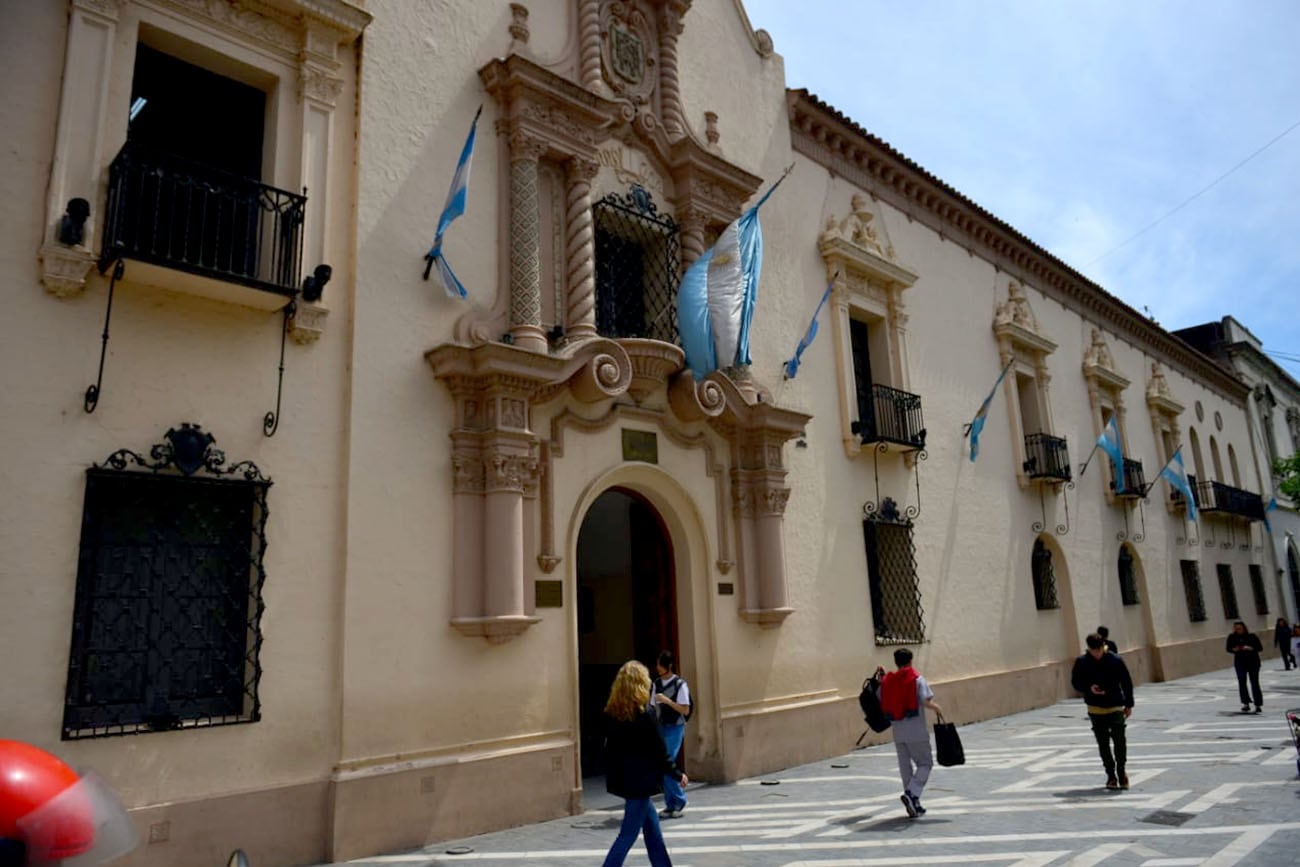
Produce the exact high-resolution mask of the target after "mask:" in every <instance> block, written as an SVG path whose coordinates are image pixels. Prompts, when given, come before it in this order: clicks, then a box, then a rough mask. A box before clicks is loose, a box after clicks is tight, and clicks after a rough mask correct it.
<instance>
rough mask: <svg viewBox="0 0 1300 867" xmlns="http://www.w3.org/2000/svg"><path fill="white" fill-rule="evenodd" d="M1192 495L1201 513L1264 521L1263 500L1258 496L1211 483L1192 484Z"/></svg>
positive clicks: (1221, 484) (1229, 486)
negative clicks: (1216, 513) (1222, 514)
mask: <svg viewBox="0 0 1300 867" xmlns="http://www.w3.org/2000/svg"><path fill="white" fill-rule="evenodd" d="M1189 481H1190V479H1189ZM1192 494H1193V495H1194V496H1195V497H1196V507H1197V508H1198V509H1200V510H1201V511H1202V512H1223V513H1224V514H1228V515H1235V516H1237V517H1239V518H1245V519H1246V520H1248V521H1262V520H1264V498H1263V497H1261V496H1260V495H1259V494H1254V493H1251V492H1250V491H1243V490H1242V489H1241V488H1234V487H1232V485H1225V484H1223V483H1222V482H1212V481H1205V482H1192Z"/></svg>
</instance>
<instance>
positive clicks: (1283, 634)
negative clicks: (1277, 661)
mask: <svg viewBox="0 0 1300 867" xmlns="http://www.w3.org/2000/svg"><path fill="white" fill-rule="evenodd" d="M1273 644H1274V645H1275V646H1276V647H1277V653H1278V656H1280V657H1282V664H1283V665H1285V666H1286V670H1287V671H1290V670H1291V669H1293V668H1295V666H1296V662H1295V654H1294V653H1292V652H1291V624H1290V623H1287V622H1286V618H1285V617H1279V618H1278V619H1277V626H1275V627H1273Z"/></svg>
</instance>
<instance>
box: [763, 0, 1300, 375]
mask: <svg viewBox="0 0 1300 867" xmlns="http://www.w3.org/2000/svg"><path fill="white" fill-rule="evenodd" d="M745 8H746V11H747V12H748V13H749V17H750V20H751V22H752V23H753V25H754V27H756V28H763V29H766V30H767V31H768V32H769V33H770V34H771V35H772V39H773V41H774V43H775V45H776V50H777V52H778V53H779V54H781V55H782V56H783V57H784V58H785V67H786V82H787V85H788V86H790V87H793V88H800V87H806V88H807V89H808V90H810V91H811V92H813V93H815V94H816V95H817V96H819V97H820V98H821V99H823V100H825V101H826V102H829V103H830V104H831V105H833V106H835V107H836V108H838V109H839V110H840V111H842V112H844V113H845V114H847V115H849V116H850V117H852V118H853V119H854V120H855V121H857V122H858V123H859V124H860V125H861V126H863V127H864V128H866V129H867V130H869V131H871V132H872V133H874V134H876V135H878V136H880V137H881V138H883V139H884V140H885V141H887V142H889V143H890V144H891V145H893V146H894V147H895V148H896V149H898V150H899V151H901V152H902V153H904V154H906V155H907V156H908V157H910V158H911V159H912V160H914V161H915V162H917V163H919V164H920V165H922V166H924V167H925V168H926V169H928V170H929V171H930V172H932V173H933V174H935V175H937V176H938V177H940V178H942V179H943V180H944V181H946V182H947V183H948V184H949V185H950V186H952V187H954V188H956V189H957V190H960V191H961V192H962V193H964V194H965V195H966V196H967V197H969V198H971V199H973V200H974V201H975V202H977V203H979V204H980V205H982V206H983V207H984V208H986V209H987V210H989V211H991V212H992V213H994V214H996V215H997V216H998V217H1000V218H1001V219H1003V220H1005V221H1006V222H1008V223H1010V224H1011V225H1013V226H1015V227H1016V228H1017V229H1018V230H1019V231H1020V232H1021V233H1023V234H1024V235H1026V236H1028V237H1029V238H1031V239H1033V240H1034V241H1036V242H1037V243H1038V244H1040V245H1042V246H1043V247H1045V248H1047V249H1048V250H1050V251H1052V253H1054V254H1055V255H1056V256H1058V257H1060V258H1061V259H1062V260H1064V261H1065V262H1067V263H1069V264H1070V265H1071V266H1072V267H1074V268H1075V269H1076V270H1078V271H1080V272H1081V273H1083V274H1085V275H1086V276H1088V277H1090V278H1091V279H1093V280H1095V281H1096V282H1097V283H1099V284H1100V285H1102V286H1104V287H1105V288H1106V289H1107V290H1108V291H1110V292H1111V293H1112V294H1114V295H1117V296H1119V297H1120V298H1122V299H1123V300H1124V301H1126V302H1127V303H1128V304H1130V305H1131V306H1133V307H1134V308H1136V309H1138V310H1142V309H1143V308H1144V307H1145V308H1149V310H1150V313H1151V315H1153V316H1154V317H1155V319H1156V320H1157V321H1158V322H1159V323H1160V324H1161V325H1162V326H1164V327H1165V328H1168V329H1175V328H1182V327H1185V326H1188V325H1195V324H1199V323H1201V322H1207V321H1210V320H1215V319H1219V318H1221V317H1222V316H1224V315H1225V314H1231V315H1232V316H1235V317H1236V318H1238V319H1239V320H1240V321H1242V322H1243V323H1244V324H1245V325H1246V326H1247V327H1248V328H1250V329H1251V330H1252V331H1253V332H1254V333H1255V334H1256V335H1257V336H1258V337H1259V338H1260V339H1261V340H1263V342H1264V348H1265V349H1266V350H1273V351H1279V352H1286V353H1291V354H1293V355H1297V356H1300V128H1296V129H1293V130H1291V132H1290V133H1288V134H1287V135H1285V136H1284V137H1282V138H1281V139H1279V140H1278V141H1276V142H1275V143H1274V144H1272V145H1271V146H1270V147H1268V148H1267V149H1266V150H1264V151H1263V152H1262V153H1260V154H1258V155H1257V156H1255V157H1253V158H1252V159H1250V160H1249V161H1248V162H1246V163H1245V165H1243V166H1241V168H1239V169H1237V170H1236V171H1235V172H1233V173H1232V174H1230V175H1229V176H1228V177H1227V178H1225V179H1224V180H1222V181H1220V182H1219V183H1218V184H1217V185H1215V186H1214V187H1213V188H1211V189H1209V190H1208V191H1207V192H1205V193H1203V194H1202V195H1200V196H1199V197H1197V198H1196V199H1194V200H1193V201H1191V202H1190V203H1188V204H1186V205H1185V206H1184V207H1182V208H1181V209H1179V210H1178V211H1177V212H1175V213H1173V214H1172V215H1170V216H1168V217H1167V218H1165V219H1164V220H1163V221H1161V222H1160V223H1159V224H1158V225H1156V226H1154V227H1153V228H1151V229H1149V230H1148V231H1146V232H1145V233H1143V234H1142V235H1141V236H1140V237H1138V238H1136V239H1134V240H1131V241H1129V242H1128V243H1124V242H1125V241H1126V240H1127V239H1129V238H1130V237H1131V236H1132V235H1134V234H1136V233H1138V232H1140V231H1141V230H1143V229H1144V228H1145V227H1147V226H1148V225H1150V224H1151V223H1152V222H1154V221H1156V220H1159V219H1160V218H1161V217H1165V215H1166V214H1168V212H1169V211H1171V210H1172V209H1174V208H1176V207H1177V206H1178V205H1180V204H1181V203H1183V202H1184V201H1185V200H1186V199H1187V198H1188V197H1190V196H1192V195H1194V194H1195V193H1197V192H1198V191H1200V190H1201V189H1202V188H1204V187H1205V186H1206V185H1208V184H1210V183H1211V182H1213V181H1214V180H1215V179H1216V178H1218V177H1220V176H1221V175H1223V174H1224V173H1225V172H1228V171H1229V170H1230V169H1232V168H1233V167H1234V166H1236V165H1237V164H1238V163H1240V162H1241V161H1242V160H1244V159H1246V158H1247V157H1250V155H1251V154H1252V153H1254V152H1255V151H1256V150H1258V149H1259V148H1261V147H1263V146H1264V145H1266V144H1268V142H1269V141H1270V140H1272V139H1274V138H1275V137H1276V136H1278V135H1279V134H1280V133H1282V132H1283V131H1285V130H1287V129H1288V128H1289V127H1292V126H1294V125H1296V124H1297V123H1298V122H1300V2H1295V0H1219V2H1207V0H1087V2H1083V0H1075V2H1065V0H1053V2H1047V0H1038V2H1031V0H980V2H975V0H970V2H958V0H944V2H934V0H891V2H880V0H854V2H845V0H840V2H835V0H798V2H790V0H745ZM1275 360H1278V361H1279V363H1280V364H1283V366H1284V367H1285V369H1287V370H1288V371H1289V372H1290V373H1291V374H1292V376H1295V377H1296V378H1298V379H1300V363H1295V362H1286V361H1282V360H1280V359H1275Z"/></svg>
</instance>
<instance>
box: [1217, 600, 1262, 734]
mask: <svg viewBox="0 0 1300 867" xmlns="http://www.w3.org/2000/svg"><path fill="white" fill-rule="evenodd" d="M1224 649H1225V650H1227V651H1228V653H1231V654H1232V667H1233V668H1235V669H1236V670H1237V692H1238V693H1239V694H1240V695H1241V712H1242V713H1249V712H1250V701H1251V699H1252V698H1253V699H1254V700H1255V713H1259V712H1260V711H1262V710H1263V709H1264V693H1263V692H1261V691H1260V689H1259V654H1260V651H1262V650H1263V649H1264V645H1262V644H1260V643H1259V636H1258V635H1256V634H1255V633H1253V632H1251V631H1250V630H1248V629H1247V628H1246V624H1245V623H1243V622H1241V621H1240V620H1238V621H1237V622H1236V623H1234V624H1232V631H1231V632H1229V633H1228V641H1227V644H1226V645H1225V647H1224ZM1247 678H1249V679H1250V692H1247V691H1246V679H1247Z"/></svg>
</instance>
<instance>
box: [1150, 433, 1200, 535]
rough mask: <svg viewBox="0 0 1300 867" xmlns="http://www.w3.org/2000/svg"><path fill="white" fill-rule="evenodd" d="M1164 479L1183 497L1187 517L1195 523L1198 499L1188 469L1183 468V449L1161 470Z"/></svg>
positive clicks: (1179, 449) (1180, 448) (1160, 476)
mask: <svg viewBox="0 0 1300 867" xmlns="http://www.w3.org/2000/svg"><path fill="white" fill-rule="evenodd" d="M1157 478H1162V479H1164V480H1165V481H1166V482H1168V483H1169V487H1171V488H1173V489H1174V490H1175V491H1177V492H1178V493H1180V494H1182V495H1183V502H1184V503H1186V504H1187V517H1189V518H1191V519H1192V520H1193V521H1195V520H1196V497H1195V496H1193V495H1192V486H1191V483H1190V482H1188V481H1187V469H1186V468H1185V467H1184V466H1183V448H1182V446H1179V447H1178V451H1176V452H1174V456H1173V457H1172V458H1170V459H1169V463H1167V464H1165V465H1164V468H1163V469H1161V470H1160V475H1159V476H1158V477H1157Z"/></svg>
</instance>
